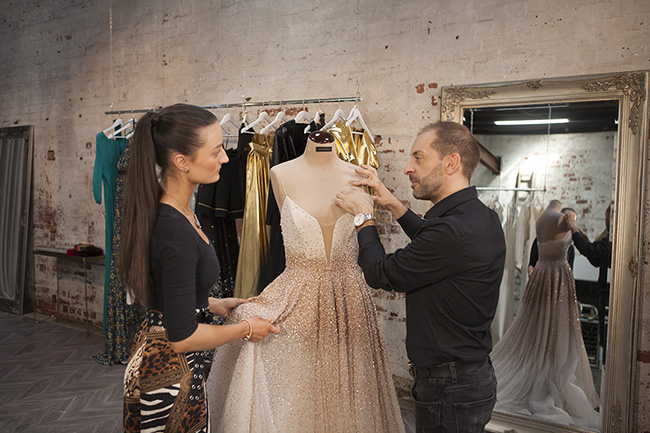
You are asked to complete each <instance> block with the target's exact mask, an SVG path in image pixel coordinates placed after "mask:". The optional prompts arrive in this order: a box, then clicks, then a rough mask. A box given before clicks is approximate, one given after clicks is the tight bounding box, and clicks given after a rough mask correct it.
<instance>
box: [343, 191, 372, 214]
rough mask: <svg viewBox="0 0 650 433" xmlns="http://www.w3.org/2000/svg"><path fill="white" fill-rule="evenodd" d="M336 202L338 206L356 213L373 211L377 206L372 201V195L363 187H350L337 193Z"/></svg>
mask: <svg viewBox="0 0 650 433" xmlns="http://www.w3.org/2000/svg"><path fill="white" fill-rule="evenodd" d="M334 202H335V203H336V204H337V206H338V207H340V208H341V209H343V210H344V211H346V212H347V213H350V214H352V215H356V214H358V213H373V211H374V208H375V206H374V205H373V203H372V197H370V195H368V194H367V193H365V192H364V191H363V190H362V189H361V188H350V189H348V190H346V191H341V192H340V193H338V194H336V199H335V200H334Z"/></svg>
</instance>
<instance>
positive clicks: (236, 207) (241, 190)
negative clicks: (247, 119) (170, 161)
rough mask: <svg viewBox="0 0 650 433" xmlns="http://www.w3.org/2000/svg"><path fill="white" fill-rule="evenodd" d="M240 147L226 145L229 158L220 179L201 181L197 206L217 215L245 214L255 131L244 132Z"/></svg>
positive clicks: (226, 216)
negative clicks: (233, 147)
mask: <svg viewBox="0 0 650 433" xmlns="http://www.w3.org/2000/svg"><path fill="white" fill-rule="evenodd" d="M243 127H244V125H243V124H242V125H241V127H240V128H239V140H238V141H237V148H236V149H226V155H228V159H229V161H228V162H227V163H225V164H223V165H222V166H221V172H220V178H219V181H218V182H214V183H209V184H204V185H201V187H200V189H199V192H198V194H197V196H196V210H197V214H199V213H203V214H205V213H212V214H213V215H214V217H217V218H228V219H236V218H241V217H243V216H244V204H245V203H246V161H247V158H248V153H249V152H250V146H249V145H248V144H249V143H250V142H251V140H252V139H253V135H255V134H254V133H250V132H242V129H243Z"/></svg>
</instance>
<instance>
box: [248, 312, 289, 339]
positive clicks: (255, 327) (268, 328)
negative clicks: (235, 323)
mask: <svg viewBox="0 0 650 433" xmlns="http://www.w3.org/2000/svg"><path fill="white" fill-rule="evenodd" d="M246 320H247V321H248V322H249V323H250V327H249V328H248V330H247V332H250V337H248V341H251V342H253V343H257V342H259V341H262V340H263V339H264V337H266V336H267V335H269V332H273V333H274V334H279V333H280V328H278V327H277V326H275V325H273V323H271V321H270V320H269V319H263V318H261V317H259V316H253V317H248V318H247V319H246ZM242 322H243V323H244V324H246V325H247V326H248V324H247V323H246V321H242ZM251 328H252V329H251ZM246 335H248V334H246Z"/></svg>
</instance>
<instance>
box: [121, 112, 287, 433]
mask: <svg viewBox="0 0 650 433" xmlns="http://www.w3.org/2000/svg"><path fill="white" fill-rule="evenodd" d="M226 162H228V157H227V156H226V152H225V151H224V149H223V136H222V132H221V126H220V125H219V123H218V122H217V119H216V117H215V116H214V115H213V114H212V113H210V112H209V111H207V110H204V109H202V108H199V107H195V106H192V105H185V104H176V105H172V106H169V107H165V108H163V109H162V110H160V112H157V113H147V114H145V115H144V116H143V117H142V119H141V120H140V122H138V124H137V127H136V131H135V134H134V138H133V144H132V153H131V161H130V163H129V169H128V173H127V179H126V192H125V203H124V222H123V228H122V236H123V244H122V248H121V250H120V257H119V264H120V270H121V274H122V277H123V278H124V280H125V282H126V285H127V287H128V288H129V291H130V292H131V295H132V297H134V299H135V300H136V301H137V302H139V303H141V304H143V305H144V306H146V307H147V309H148V311H147V323H146V324H145V326H144V328H143V329H142V330H141V331H140V333H139V334H138V336H137V337H136V342H135V345H134V349H133V352H132V354H131V358H130V360H129V363H128V366H127V369H126V372H125V377H124V431H126V432H137V431H141V430H143V431H144V430H146V431H163V430H165V431H174V432H187V433H194V432H209V431H210V426H209V421H208V407H207V399H206V395H205V391H204V383H205V377H204V376H205V375H204V373H203V372H204V363H203V353H202V351H204V350H208V349H212V348H214V347H217V346H221V345H223V344H226V343H228V342H231V341H234V340H237V339H240V338H243V339H245V340H249V341H252V342H258V341H260V340H262V339H263V338H264V337H265V336H266V335H268V333H269V332H275V333H278V332H279V329H278V328H276V327H275V326H273V325H272V324H271V323H270V321H269V320H266V319H263V318H260V317H248V318H245V319H242V320H241V321H240V322H238V323H234V324H231V325H225V326H213V325H209V324H207V322H208V318H209V315H210V314H218V315H220V316H222V317H226V316H227V315H228V313H229V312H230V310H232V308H233V307H235V306H236V305H239V304H241V303H245V302H248V301H247V300H243V299H236V298H230V299H215V298H208V292H209V290H210V288H211V287H212V286H213V285H214V284H215V283H216V282H217V280H218V277H219V262H218V261H217V257H216V255H215V252H214V249H213V248H212V246H211V245H210V242H209V240H208V238H207V237H206V235H205V234H204V233H203V232H202V231H201V226H200V224H199V222H198V219H197V218H196V216H195V215H194V213H193V212H192V211H190V208H189V200H190V196H191V194H192V191H193V190H194V188H195V187H196V186H197V184H198V183H211V182H216V181H217V180H218V179H219V170H220V168H221V166H222V164H225V163H226ZM156 165H158V166H159V167H160V170H161V173H160V175H161V181H160V182H158V178H157V176H156Z"/></svg>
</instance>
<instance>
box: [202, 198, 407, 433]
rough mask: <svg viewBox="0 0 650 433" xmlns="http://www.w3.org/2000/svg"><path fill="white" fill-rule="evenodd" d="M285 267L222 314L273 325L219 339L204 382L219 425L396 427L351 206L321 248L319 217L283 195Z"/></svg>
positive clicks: (243, 428)
mask: <svg viewBox="0 0 650 433" xmlns="http://www.w3.org/2000/svg"><path fill="white" fill-rule="evenodd" d="M281 218H282V219H281V227H282V234H283V237H284V244H285V253H286V258H287V267H286V269H285V271H284V272H283V273H282V274H280V276H278V278H276V279H275V280H274V281H273V282H272V283H271V284H270V285H269V286H267V288H266V289H265V290H264V291H263V292H262V293H261V294H260V296H259V297H258V298H256V299H255V300H254V301H253V302H250V303H248V304H243V305H241V306H239V307H237V308H236V309H235V310H234V311H233V312H232V313H231V314H230V316H229V318H228V323H234V322H238V321H240V320H241V319H243V318H246V317H250V316H254V315H259V316H261V317H265V318H269V319H272V320H273V322H274V323H275V324H276V325H277V326H279V327H280V329H281V333H280V334H279V335H277V336H276V335H273V334H271V335H269V337H267V338H266V339H265V340H263V341H262V342H260V343H250V342H244V343H232V344H229V345H226V346H223V347H220V348H218V349H217V351H216V353H215V359H214V361H213V366H212V371H211V373H210V376H209V378H208V383H207V390H208V394H209V399H210V411H211V412H210V414H211V422H212V423H213V425H215V426H218V427H217V430H216V431H218V432H228V433H230V432H249V431H252V432H257V431H264V432H282V433H284V432H373V433H374V432H403V431H404V427H403V423H402V418H401V415H400V410H399V406H398V403H397V397H396V394H395V388H394V385H393V380H392V375H391V372H390V368H389V365H388V358H387V355H386V349H385V346H384V342H383V337H382V334H381V330H380V327H379V321H378V318H377V313H376V308H375V305H374V303H373V301H372V299H371V296H370V292H369V289H368V287H367V286H366V284H365V281H364V280H363V276H362V274H361V271H360V270H359V268H358V266H357V264H356V259H357V252H358V245H357V235H356V230H355V228H354V226H353V222H352V219H353V217H352V216H351V215H347V214H346V215H343V216H341V217H340V218H339V219H338V220H337V222H336V224H335V226H334V231H333V235H332V242H331V245H332V247H331V251H329V252H328V251H326V250H325V242H324V239H323V234H322V229H321V227H320V224H319V222H318V221H317V220H316V219H315V218H314V217H313V216H311V215H310V214H308V213H307V212H306V211H305V210H303V209H302V208H300V207H299V206H298V205H297V204H296V203H294V202H293V201H292V200H291V199H290V198H287V199H285V201H284V203H283V206H282V210H281Z"/></svg>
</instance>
